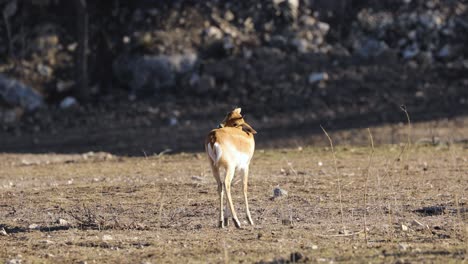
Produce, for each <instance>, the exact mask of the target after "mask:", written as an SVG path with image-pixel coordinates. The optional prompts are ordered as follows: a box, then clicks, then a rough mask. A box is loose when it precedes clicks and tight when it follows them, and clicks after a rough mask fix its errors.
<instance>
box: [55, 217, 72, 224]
mask: <svg viewBox="0 0 468 264" xmlns="http://www.w3.org/2000/svg"><path fill="white" fill-rule="evenodd" d="M57 223H58V224H59V225H61V226H70V223H69V222H68V221H67V220H65V219H62V218H59V219H58V220H57Z"/></svg>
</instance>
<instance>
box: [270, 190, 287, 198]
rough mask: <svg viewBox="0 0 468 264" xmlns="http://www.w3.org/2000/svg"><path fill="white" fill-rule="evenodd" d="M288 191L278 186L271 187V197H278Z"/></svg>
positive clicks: (285, 194)
mask: <svg viewBox="0 0 468 264" xmlns="http://www.w3.org/2000/svg"><path fill="white" fill-rule="evenodd" d="M287 195H288V192H287V191H286V190H283V189H281V188H280V187H275V188H274V189H273V198H278V197H282V196H287Z"/></svg>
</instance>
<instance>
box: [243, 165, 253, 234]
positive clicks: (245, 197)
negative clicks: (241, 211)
mask: <svg viewBox="0 0 468 264" xmlns="http://www.w3.org/2000/svg"><path fill="white" fill-rule="evenodd" d="M242 173H243V174H244V175H243V183H244V188H243V192H244V200H245V213H246V215H247V220H248V221H249V224H250V225H254V222H253V220H252V216H250V210H249V200H248V199H247V185H248V182H249V167H246V168H245V169H243V170H242Z"/></svg>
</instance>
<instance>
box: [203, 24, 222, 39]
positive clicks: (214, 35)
mask: <svg viewBox="0 0 468 264" xmlns="http://www.w3.org/2000/svg"><path fill="white" fill-rule="evenodd" d="M204 33H205V36H206V37H208V38H210V39H222V38H223V36H224V34H223V32H222V31H221V29H219V28H217V27H215V26H210V27H209V28H207V29H205V32H204Z"/></svg>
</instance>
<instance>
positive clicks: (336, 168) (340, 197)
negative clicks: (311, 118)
mask: <svg viewBox="0 0 468 264" xmlns="http://www.w3.org/2000/svg"><path fill="white" fill-rule="evenodd" d="M320 128H321V129H322V130H323V133H325V136H327V138H328V141H329V143H330V148H331V151H332V154H333V167H334V168H335V176H336V177H337V179H338V197H339V200H340V214H341V226H342V228H343V231H344V230H345V229H346V228H345V225H344V220H343V198H342V194H341V175H340V174H339V172H338V164H337V161H336V153H335V148H334V147H333V141H332V139H331V137H330V135H328V133H327V131H326V130H325V128H323V126H322V125H320Z"/></svg>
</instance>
